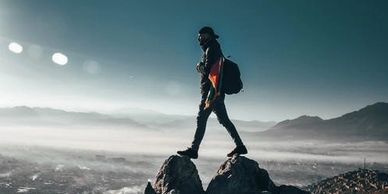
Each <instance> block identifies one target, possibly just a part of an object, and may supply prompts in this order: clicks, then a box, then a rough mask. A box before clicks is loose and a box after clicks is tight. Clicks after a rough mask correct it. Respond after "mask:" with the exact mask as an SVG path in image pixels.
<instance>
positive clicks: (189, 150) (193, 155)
mask: <svg viewBox="0 0 388 194" xmlns="http://www.w3.org/2000/svg"><path fill="white" fill-rule="evenodd" d="M176 153H178V154H179V155H181V156H187V157H189V158H192V159H197V158H198V151H197V150H194V149H192V148H187V149H186V150H183V151H177V152H176Z"/></svg>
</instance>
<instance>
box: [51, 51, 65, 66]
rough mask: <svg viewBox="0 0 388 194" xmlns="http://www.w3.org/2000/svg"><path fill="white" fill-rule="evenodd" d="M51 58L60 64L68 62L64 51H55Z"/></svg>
mask: <svg viewBox="0 0 388 194" xmlns="http://www.w3.org/2000/svg"><path fill="white" fill-rule="evenodd" d="M51 59H52V60H53V62H54V63H56V64H58V65H66V64H67V62H68V59H67V56H66V55H64V54H62V53H54V54H53V56H52V57H51Z"/></svg>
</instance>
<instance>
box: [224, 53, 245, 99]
mask: <svg viewBox="0 0 388 194" xmlns="http://www.w3.org/2000/svg"><path fill="white" fill-rule="evenodd" d="M224 59H225V61H224V66H223V75H222V76H223V77H222V91H223V92H225V94H229V95H230V94H237V93H239V92H240V91H241V90H242V88H243V83H242V81H241V73H240V69H239V68H238V65H237V64H236V63H235V62H233V61H231V60H229V59H227V58H224Z"/></svg>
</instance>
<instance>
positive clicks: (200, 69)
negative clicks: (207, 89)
mask: <svg viewBox="0 0 388 194" xmlns="http://www.w3.org/2000/svg"><path fill="white" fill-rule="evenodd" d="M196 69H197V71H198V73H204V72H205V64H203V62H199V63H197V67H196Z"/></svg>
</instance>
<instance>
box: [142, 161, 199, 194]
mask: <svg viewBox="0 0 388 194" xmlns="http://www.w3.org/2000/svg"><path fill="white" fill-rule="evenodd" d="M155 193H156V194H203V193H204V190H203V188H202V182H201V179H200V178H199V175H198V171H197V168H196V167H195V165H194V163H193V162H192V161H191V160H190V159H189V158H188V157H185V156H184V157H182V156H177V155H173V156H170V157H169V158H168V159H167V160H166V161H165V162H164V163H163V165H162V167H161V168H160V170H159V172H158V174H157V175H156V180H155V182H154V184H153V187H151V185H150V184H148V185H147V188H146V191H145V194H155Z"/></svg>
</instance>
